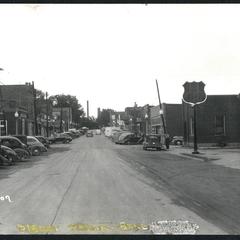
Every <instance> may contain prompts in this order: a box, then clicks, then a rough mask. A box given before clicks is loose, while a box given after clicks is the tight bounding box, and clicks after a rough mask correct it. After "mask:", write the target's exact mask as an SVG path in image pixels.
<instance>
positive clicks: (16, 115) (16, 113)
mask: <svg viewBox="0 0 240 240" xmlns="http://www.w3.org/2000/svg"><path fill="white" fill-rule="evenodd" d="M14 117H15V118H16V135H18V117H19V114H18V111H16V112H15V114H14Z"/></svg>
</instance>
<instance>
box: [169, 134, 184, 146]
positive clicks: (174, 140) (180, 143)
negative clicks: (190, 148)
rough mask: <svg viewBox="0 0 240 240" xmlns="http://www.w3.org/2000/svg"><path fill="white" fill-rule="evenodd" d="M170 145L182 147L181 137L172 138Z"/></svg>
mask: <svg viewBox="0 0 240 240" xmlns="http://www.w3.org/2000/svg"><path fill="white" fill-rule="evenodd" d="M171 142H172V144H174V145H182V144H183V136H174V137H173V138H172V141H171Z"/></svg>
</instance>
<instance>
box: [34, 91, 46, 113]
mask: <svg viewBox="0 0 240 240" xmlns="http://www.w3.org/2000/svg"><path fill="white" fill-rule="evenodd" d="M42 113H45V114H46V100H45V94H44V92H43V91H41V90H38V89H36V115H37V116H39V115H40V114H42Z"/></svg>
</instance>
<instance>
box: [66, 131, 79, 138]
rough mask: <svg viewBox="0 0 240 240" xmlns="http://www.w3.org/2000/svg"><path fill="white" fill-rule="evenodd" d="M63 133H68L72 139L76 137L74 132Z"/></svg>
mask: <svg viewBox="0 0 240 240" xmlns="http://www.w3.org/2000/svg"><path fill="white" fill-rule="evenodd" d="M63 134H66V135H68V136H69V137H71V138H72V139H74V138H77V137H78V136H77V135H76V134H75V133H73V132H64V133H63Z"/></svg>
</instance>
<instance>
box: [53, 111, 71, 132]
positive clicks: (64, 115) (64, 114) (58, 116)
mask: <svg viewBox="0 0 240 240" xmlns="http://www.w3.org/2000/svg"><path fill="white" fill-rule="evenodd" d="M52 116H53V119H54V120H55V122H54V128H55V131H58V132H59V131H60V125H61V120H62V130H63V131H68V129H69V128H71V126H72V108H69V107H63V108H60V107H57V108H56V107H54V108H52Z"/></svg>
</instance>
